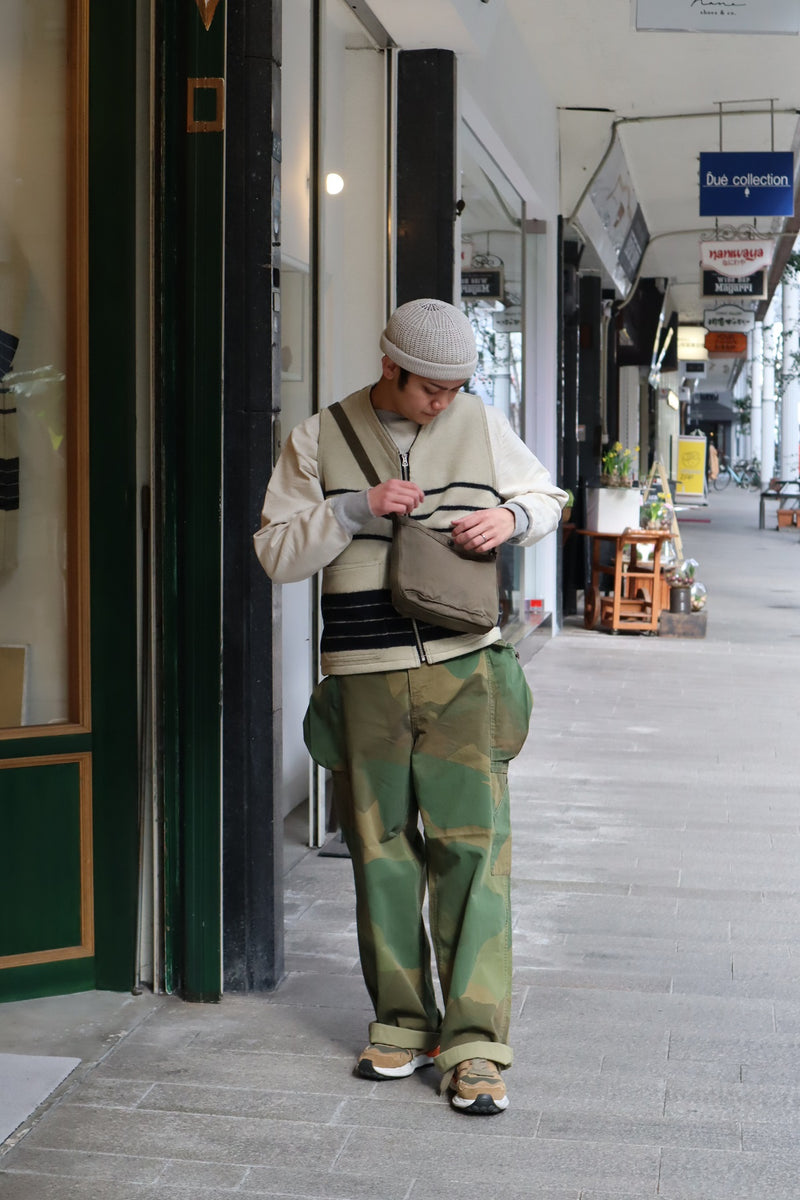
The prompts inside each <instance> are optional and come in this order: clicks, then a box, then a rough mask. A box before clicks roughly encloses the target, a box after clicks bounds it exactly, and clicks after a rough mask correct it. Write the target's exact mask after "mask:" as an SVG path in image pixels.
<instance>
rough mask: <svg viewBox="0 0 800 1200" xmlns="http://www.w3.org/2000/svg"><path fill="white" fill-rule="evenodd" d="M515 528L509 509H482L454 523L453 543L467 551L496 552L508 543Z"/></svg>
mask: <svg viewBox="0 0 800 1200" xmlns="http://www.w3.org/2000/svg"><path fill="white" fill-rule="evenodd" d="M515 527H516V522H515V520H514V514H513V513H512V512H511V510H510V509H509V508H482V509H480V510H479V511H478V512H474V513H470V514H469V516H466V517H462V518H461V520H460V521H454V522H453V541H454V542H457V543H458V545H459V546H462V547H463V548H464V549H465V550H479V551H480V550H486V551H489V550H494V549H495V547H496V546H500V545H502V543H503V542H506V541H508V539H509V538H510V537H511V535H512V534H513V532H514V529H515Z"/></svg>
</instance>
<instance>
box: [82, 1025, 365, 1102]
mask: <svg viewBox="0 0 800 1200" xmlns="http://www.w3.org/2000/svg"><path fill="white" fill-rule="evenodd" d="M365 1032H366V1030H364V1033H365ZM359 1049H361V1047H360V1046H359ZM354 1063H355V1055H354V1054H353V1053H351V1052H349V1051H348V1049H347V1048H345V1047H342V1048H341V1049H339V1048H337V1047H336V1045H335V1044H333V1045H329V1046H328V1048H327V1052H326V1053H325V1054H324V1055H322V1054H307V1053H294V1054H293V1053H286V1052H285V1051H284V1052H282V1053H281V1052H278V1051H274V1052H269V1053H266V1052H265V1053H255V1052H250V1053H247V1052H244V1051H241V1050H240V1051H231V1052H229V1053H226V1052H225V1051H224V1050H219V1049H214V1050H203V1051H202V1052H201V1051H199V1050H198V1051H196V1052H194V1053H190V1052H187V1051H181V1052H179V1053H177V1054H173V1055H166V1056H165V1055H163V1054H162V1053H161V1051H160V1050H156V1049H155V1048H153V1047H149V1046H147V1047H139V1046H136V1045H134V1044H129V1045H127V1046H123V1047H121V1048H120V1053H119V1055H115V1056H114V1057H113V1058H112V1059H109V1060H108V1061H107V1062H106V1063H103V1064H102V1066H100V1067H98V1068H97V1071H96V1074H95V1078H96V1079H100V1080H109V1079H112V1080H122V1079H133V1080H137V1081H149V1082H151V1083H179V1084H183V1085H191V1084H196V1085H206V1086H218V1087H225V1086H229V1087H237V1086H239V1087H250V1088H257V1089H262V1090H269V1089H272V1088H275V1087H277V1086H279V1085H280V1086H281V1088H282V1090H284V1091H287V1090H299V1091H306V1092H317V1093H326V1092H327V1093H334V1094H336V1095H339V1094H341V1095H347V1094H354V1093H356V1092H357V1091H358V1089H359V1087H361V1088H363V1086H364V1080H363V1079H357V1078H356V1077H355V1076H354V1075H353V1066H354Z"/></svg>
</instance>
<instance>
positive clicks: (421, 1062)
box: [356, 1054, 433, 1079]
mask: <svg viewBox="0 0 800 1200" xmlns="http://www.w3.org/2000/svg"><path fill="white" fill-rule="evenodd" d="M432 1064H433V1059H432V1058H431V1056H430V1055H429V1054H417V1055H416V1056H415V1057H414V1058H412V1059H410V1061H409V1062H407V1063H403V1065H402V1067H376V1066H375V1064H374V1063H372V1062H370V1061H369V1059H362V1060H361V1062H359V1063H358V1065H357V1068H356V1069H357V1071H358V1073H359V1075H361V1076H362V1077H363V1078H364V1079H404V1078H405V1077H406V1076H407V1075H413V1074H414V1072H415V1071H418V1070H419V1069H420V1067H430V1066H431V1065H432Z"/></svg>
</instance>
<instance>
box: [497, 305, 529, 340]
mask: <svg viewBox="0 0 800 1200" xmlns="http://www.w3.org/2000/svg"><path fill="white" fill-rule="evenodd" d="M492 325H493V326H494V331H495V333H519V332H520V330H521V329H522V308H521V306H520V305H519V304H512V305H510V306H509V307H508V308H504V309H501V310H498V311H497V312H493V313H492Z"/></svg>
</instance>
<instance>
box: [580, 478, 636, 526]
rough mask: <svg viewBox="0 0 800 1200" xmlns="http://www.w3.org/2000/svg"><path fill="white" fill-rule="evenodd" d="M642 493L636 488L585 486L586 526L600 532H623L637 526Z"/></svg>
mask: <svg viewBox="0 0 800 1200" xmlns="http://www.w3.org/2000/svg"><path fill="white" fill-rule="evenodd" d="M641 508H642V494H641V492H640V491H639V489H638V488H631V487H621V488H620V487H617V488H603V487H599V488H593V487H590V488H587V489H586V528H587V529H592V530H599V531H600V532H602V533H623V532H624V531H625V530H626V529H638V528H639V514H640V512H641Z"/></svg>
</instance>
